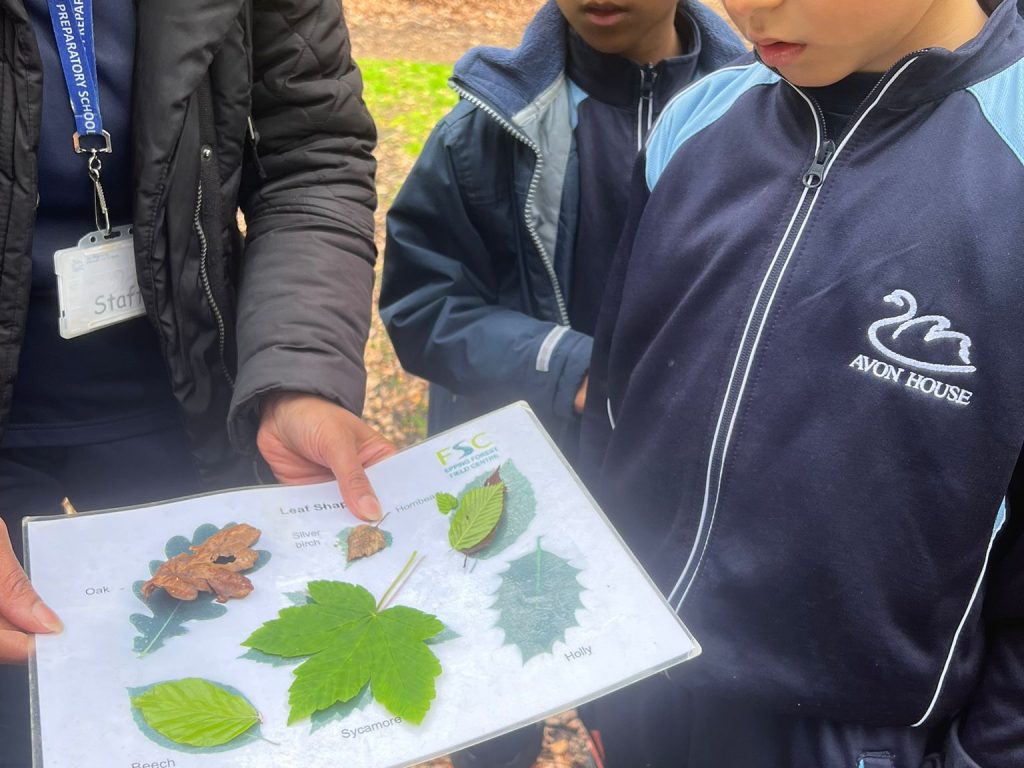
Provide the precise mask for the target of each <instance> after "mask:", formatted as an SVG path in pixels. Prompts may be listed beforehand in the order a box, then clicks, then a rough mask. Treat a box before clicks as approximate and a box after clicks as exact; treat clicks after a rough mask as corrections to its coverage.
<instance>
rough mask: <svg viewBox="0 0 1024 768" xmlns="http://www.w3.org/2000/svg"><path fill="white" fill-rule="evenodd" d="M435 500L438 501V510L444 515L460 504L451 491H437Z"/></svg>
mask: <svg viewBox="0 0 1024 768" xmlns="http://www.w3.org/2000/svg"><path fill="white" fill-rule="evenodd" d="M434 500H435V501H436V502H437V511H438V512H440V513H441V514H442V515H447V514H448V513H449V512H451V511H452V510H453V509H455V508H456V507H457V506H459V500H458V499H456V498H455V497H454V496H452V495H451V494H450V493H435V494H434Z"/></svg>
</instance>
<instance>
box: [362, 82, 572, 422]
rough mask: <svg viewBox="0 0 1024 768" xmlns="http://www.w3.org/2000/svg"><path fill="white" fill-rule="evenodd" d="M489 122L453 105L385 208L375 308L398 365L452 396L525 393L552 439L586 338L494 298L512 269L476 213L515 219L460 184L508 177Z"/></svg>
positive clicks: (488, 183) (564, 416)
mask: <svg viewBox="0 0 1024 768" xmlns="http://www.w3.org/2000/svg"><path fill="white" fill-rule="evenodd" d="M487 120H488V119H487V118H483V117H481V116H480V115H479V114H477V113H476V111H475V110H473V109H471V108H470V107H469V106H468V105H467V104H466V103H465V102H463V103H462V104H460V105H459V106H458V107H456V109H455V110H454V111H453V113H452V115H450V116H449V118H446V119H445V120H443V121H442V122H441V123H440V124H439V125H438V127H437V128H436V129H435V130H434V132H433V134H432V135H431V136H430V138H429V139H428V141H427V143H426V146H425V147H424V148H423V152H422V154H421V155H420V157H419V159H418V160H417V161H416V165H415V167H414V168H413V170H412V172H411V173H410V174H409V178H408V179H407V180H406V182H405V185H404V186H403V187H402V191H401V192H400V193H399V195H398V197H397V198H396V200H395V202H394V204H393V205H392V206H391V209H390V210H389V211H388V223H387V246H386V255H385V259H384V277H383V281H382V285H381V299H380V313H381V317H382V319H383V320H384V323H385V325H386V326H387V329H388V332H389V333H390V335H391V340H392V342H393V343H394V345H395V350H396V351H397V353H398V356H399V358H400V359H401V361H402V365H403V366H404V367H405V368H406V369H407V370H409V371H411V372H412V373H414V374H416V375H418V376H422V377H423V378H425V379H428V380H430V381H432V382H435V383H437V384H440V385H441V386H443V387H445V388H446V389H448V390H450V391H451V392H454V393H456V394H457V395H460V396H474V395H475V396H484V395H485V396H486V397H488V398H490V399H491V401H492V402H494V403H495V404H499V403H508V402H511V401H513V400H520V399H522V400H526V401H528V402H529V404H530V406H531V407H532V408H533V409H534V410H535V411H536V412H537V414H538V416H539V417H540V419H541V420H542V421H543V422H544V423H545V425H546V426H547V428H548V430H549V431H551V432H552V434H553V435H555V436H556V439H557V437H558V436H561V435H564V434H567V432H568V430H570V429H575V420H576V419H577V417H576V415H575V413H574V410H573V399H574V398H575V395H576V391H577V390H578V389H579V386H580V384H581V382H582V381H583V377H584V375H585V374H586V370H587V367H588V365H589V363H590V347H591V339H590V337H589V336H585V335H584V334H581V333H579V332H577V331H574V330H572V329H571V328H569V327H568V326H561V325H558V324H556V323H554V322H551V321H547V320H541V319H538V318H537V317H534V316H532V315H530V314H528V313H526V312H524V311H522V310H521V309H520V308H511V307H509V306H506V304H507V303H508V302H507V301H505V300H503V298H502V292H501V288H502V285H501V283H502V281H503V280H506V281H507V280H509V279H510V278H508V277H507V275H508V273H509V271H510V270H509V269H508V267H507V265H506V268H505V269H503V270H499V265H498V264H497V261H498V260H499V256H498V255H496V252H497V251H499V250H502V249H501V248H500V247H499V244H495V243H493V242H489V238H491V237H493V235H490V234H488V233H487V232H485V228H484V227H483V222H482V218H483V217H488V218H493V217H504V218H507V219H509V220H512V221H515V220H517V218H518V214H517V213H516V212H515V211H512V210H506V209H505V208H504V207H502V206H498V207H495V208H487V207H486V206H471V205H468V204H467V194H468V192H467V191H468V190H471V189H473V190H478V189H486V188H489V187H494V186H498V185H501V184H507V180H505V179H498V178H494V176H495V174H496V173H497V174H498V175H501V174H500V173H499V172H494V171H493V168H494V166H495V165H496V163H497V159H496V158H497V156H498V155H499V154H500V153H502V151H503V150H502V149H501V148H500V147H496V146H494V145H493V142H492V140H493V137H491V139H489V138H488V137H489V136H490V135H491V134H496V133H497V132H498V131H497V129H494V130H490V131H488V130H484V129H483V128H482V125H481V124H482V123H484V122H486V121H487ZM504 152H505V153H507V149H506V150H504ZM523 247H524V248H530V249H532V248H533V246H532V245H530V244H528V241H527V242H526V243H524V244H523ZM502 274H504V275H505V277H502ZM520 284H521V282H517V285H520Z"/></svg>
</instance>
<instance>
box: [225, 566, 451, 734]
mask: <svg viewBox="0 0 1024 768" xmlns="http://www.w3.org/2000/svg"><path fill="white" fill-rule="evenodd" d="M309 598H310V602H309V604H308V605H299V606H293V607H291V608H284V609H283V610H281V611H280V612H279V613H278V618H276V619H272V620H271V621H268V622H266V623H265V624H264V625H263V626H262V627H260V628H259V629H257V630H256V631H255V632H253V633H252V635H250V636H249V638H248V639H247V640H246V641H245V642H244V643H242V644H243V645H245V646H248V647H249V648H255V649H256V650H258V651H262V652H263V653H266V654H270V655H273V656H286V657H298V656H308V657H309V658H307V659H306V660H305V661H303V662H302V664H300V665H299V666H298V667H297V668H296V669H295V670H294V671H293V673H292V674H293V675H294V676H295V681H294V682H293V683H292V685H291V688H289V696H288V702H289V704H290V705H291V711H290V712H289V715H288V724H289V725H291V724H293V723H296V722H298V721H300V720H303V719H305V718H307V717H310V716H311V715H312V714H313V713H315V712H320V711H322V710H326V709H329V708H330V707H333V706H334V705H335V704H337V703H338V702H347V701H351V700H352V699H354V698H356V696H358V695H359V693H360V692H361V691H362V690H363V688H364V687H365V686H366V685H367V683H369V686H370V692H371V693H372V695H373V698H374V699H376V700H377V701H378V702H380V704H381V705H383V706H384V708H385V709H387V710H388V711H389V712H390V713H391V714H393V715H396V716H398V717H401V718H402V719H403V720H408V721H410V722H413V723H420V722H422V721H423V718H424V717H425V716H426V714H427V710H429V709H430V703H431V702H432V701H433V700H434V695H435V689H434V678H436V677H437V676H438V675H440V674H441V663H440V662H439V661H438V660H437V657H436V656H435V655H434V654H433V652H432V651H431V650H430V648H429V647H428V646H427V643H426V641H427V640H429V639H431V638H433V637H434V636H436V635H438V634H440V633H441V631H442V630H444V624H442V623H441V622H440V621H438V620H437V618H436V617H435V616H431V615H430V614H427V613H423V612H422V611H418V610H416V609H415V608H408V607H406V606H401V605H396V606H393V607H391V608H387V609H386V610H381V609H380V608H379V607H378V605H377V601H376V600H374V597H373V595H371V594H370V593H369V592H368V591H367V590H366V589H364V588H363V587H361V586H358V585H356V584H346V583H344V582H338V581H313V582H310V584H309Z"/></svg>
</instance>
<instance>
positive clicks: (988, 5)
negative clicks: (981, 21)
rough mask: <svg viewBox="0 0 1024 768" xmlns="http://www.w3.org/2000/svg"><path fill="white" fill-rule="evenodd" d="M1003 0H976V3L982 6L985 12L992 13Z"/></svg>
mask: <svg viewBox="0 0 1024 768" xmlns="http://www.w3.org/2000/svg"><path fill="white" fill-rule="evenodd" d="M1002 1H1003V0H978V4H979V5H980V6H981V7H982V9H983V10H984V11H985V13H989V14H990V13H992V12H993V11H994V10H995V9H996V8H998V7H999V4H1000V3H1001V2H1002Z"/></svg>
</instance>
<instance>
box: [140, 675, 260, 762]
mask: <svg viewBox="0 0 1024 768" xmlns="http://www.w3.org/2000/svg"><path fill="white" fill-rule="evenodd" d="M132 706H133V707H135V708H136V709H138V710H139V712H140V713H141V714H142V717H143V719H144V720H145V721H146V724H147V725H149V726H150V727H151V728H152V729H153V730H155V731H156V732H157V733H159V734H160V735H162V736H165V737H166V738H168V739H170V740H171V741H173V742H175V743H177V744H187V745H189V746H192V747H217V746H220V745H222V744H227V743H228V742H229V741H233V740H234V739H236V738H238V737H239V736H241V735H242V734H243V733H245V732H246V731H248V730H249V729H250V728H252V727H253V726H254V725H256V724H257V723H259V722H260V715H259V712H257V711H256V709H255V707H253V705H252V704H250V703H249V702H248V701H247V700H246V699H245V697H244V696H241V695H239V694H236V693H230V692H228V691H226V690H224V688H222V687H220V686H218V685H215V684H214V683H211V682H210V681H208V680H202V679H200V678H197V677H188V678H185V679H184V680H174V681H171V682H167V683H158V684H157V685H154V686H153V687H152V688H150V689H149V690H147V691H146V692H145V693H142V694H139V695H137V696H133V697H132Z"/></svg>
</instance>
